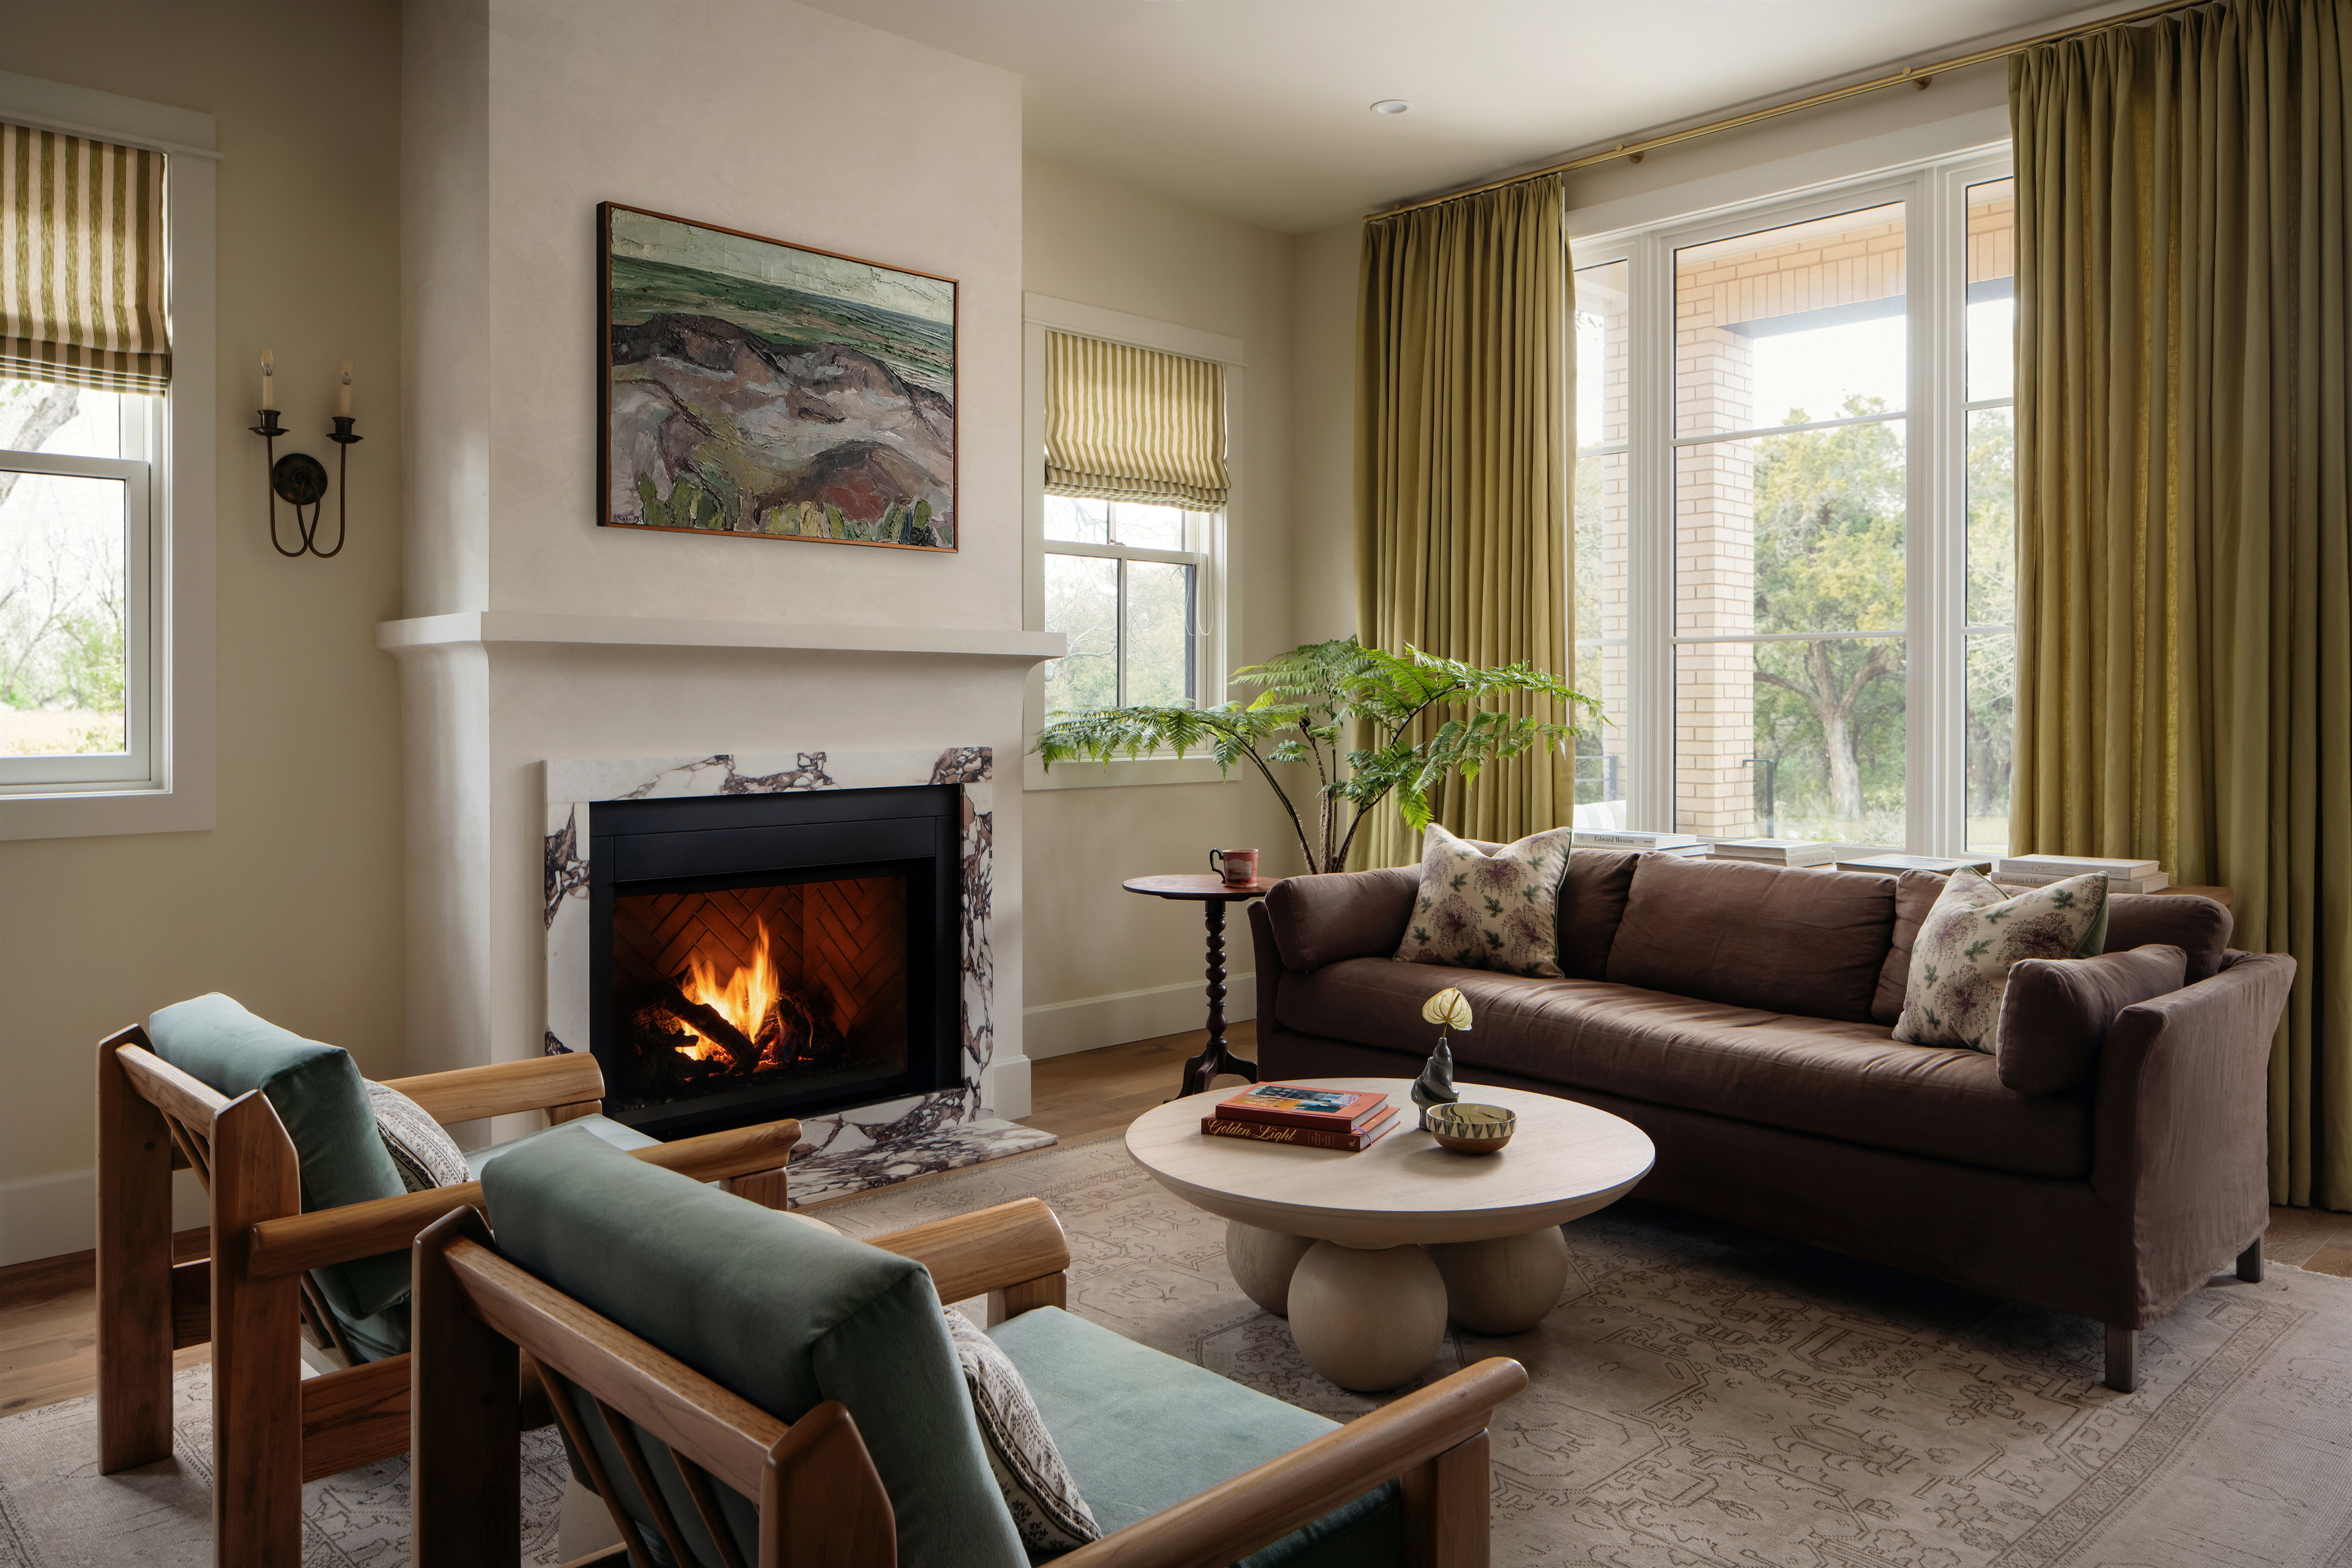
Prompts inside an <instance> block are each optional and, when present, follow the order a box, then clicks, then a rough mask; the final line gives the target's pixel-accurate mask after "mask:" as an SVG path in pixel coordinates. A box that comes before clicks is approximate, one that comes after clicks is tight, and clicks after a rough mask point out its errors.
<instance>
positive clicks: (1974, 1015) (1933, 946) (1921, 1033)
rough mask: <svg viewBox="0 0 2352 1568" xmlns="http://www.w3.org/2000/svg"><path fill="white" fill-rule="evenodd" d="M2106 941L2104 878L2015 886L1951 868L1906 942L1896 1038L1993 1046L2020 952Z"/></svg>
mask: <svg viewBox="0 0 2352 1568" xmlns="http://www.w3.org/2000/svg"><path fill="white" fill-rule="evenodd" d="M2106 943H2107V879H2105V877H2101V876H2098V875H2095V874H2094V875H2091V876H2085V877H2069V878H2067V879H2065V880H2064V881H2063V882H2053V883H2051V884H2050V885H2049V886H2048V887H2046V888H2024V889H2019V888H2002V887H1997V886H1995V885H1994V884H1993V883H1991V882H1989V881H1987V880H1986V879H1984V878H1983V877H1981V876H1979V875H1978V874H1977V873H1976V872H1974V871H1970V870H1967V869H1965V868H1963V869H1961V870H1958V871H1955V872H1953V873H1952V875H1951V877H1950V879H1948V881H1946V882H1945V884H1944V890H1943V892H1942V894H1941V895H1940V896H1938V897H1937V900H1936V905H1935V908H1933V909H1931V910H1928V911H1927V919H1926V920H1924V921H1920V923H1919V935H1918V937H1917V939H1916V941H1915V942H1913V943H1912V945H1911V984H1910V987H1909V989H1908V990H1907V991H1906V993H1905V994H1904V998H1903V1016H1902V1017H1901V1018H1900V1019H1898V1020H1897V1021H1896V1022H1895V1038H1896V1039H1898V1040H1901V1041H1904V1042H1905V1043H1906V1044H1908V1045H1914V1046H1966V1047H1969V1049H1971V1050H1979V1051H1987V1052H1990V1051H1991V1050H1992V1049H1993V1047H1994V1046H1995V1045H1996V1044H1997V1043H1998V1036H1999V1032H2000V1005H2001V999H2002V997H2003V996H2004V995H2005V994H2007V993H2008V990H2009V972H2010V969H2011V966H2012V965H2014V964H2015V963H2018V962H2019V961H2020V960H2021V959H2027V958H2095V957H2096V956H2097V955H2098V954H2099V952H2101V950H2103V949H2104V948H2105V946H2106Z"/></svg>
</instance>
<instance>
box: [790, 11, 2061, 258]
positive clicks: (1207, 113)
mask: <svg viewBox="0 0 2352 1568" xmlns="http://www.w3.org/2000/svg"><path fill="white" fill-rule="evenodd" d="M808 3H809V4H811V5H815V6H816V7H818V8H819V9H821V10H825V11H830V12H832V13H834V14H835V15H836V16H846V17H849V18H851V19H853V20H855V21H858V22H863V23H865V24H866V25H867V26H874V27H878V28H881V29H882V30H884V31H886V32H891V33H896V34H898V35H899V36H901V37H908V38H912V39H915V40H917V41H918V42H920V43H925V44H929V45H931V46H933V47H937V48H941V49H945V50H947V51H948V52H950V53H951V54H956V55H961V56H963V57H965V58H969V59H975V60H981V61H983V62H985V63H987V64H990V65H993V66H1000V67H1003V68H1005V69H1007V70H1011V71H1015V72H1018V73H1019V74H1020V75H1021V76H1022V77H1023V78H1024V79H1025V81H1026V84H1027V89H1026V98H1025V120H1026V132H1025V137H1026V142H1027V147H1028V151H1029V153H1030V154H1031V155H1032V156H1034V157H1038V158H1044V159H1046V160H1048V161H1050V162H1053V163H1066V164H1069V165H1072V166H1074V167H1076V168H1081V169H1089V170H1093V171H1095V172H1097V173H1099V174H1108V175H1111V176H1114V177H1116V178H1118V179H1120V180H1123V181H1126V182H1128V183H1129V184H1136V185H1140V186H1143V187H1145V188H1147V189H1150V190H1156V191H1160V192H1162V193H1164V194H1166V195H1171V196H1174V197H1177V198H1178V199H1180V200H1182V201H1186V202H1190V203H1192V204H1193V205H1198V206H1202V207H1207V208H1209V209H1211V210H1213V211H1217V212H1223V213H1227V214H1230V215H1231V216H1235V217H1239V218H1243V219H1245V220H1247V221H1249V222H1251V223H1255V224H1259V225H1262V226H1265V227H1268V228H1274V229H1279V230H1282V231H1285V232H1287V233H1299V232H1303V231H1305V230H1307V229H1313V228H1319V227H1322V226H1326V225H1328V224H1333V223H1338V222H1340V221H1342V220H1344V219H1346V218H1349V217H1353V216H1358V215H1360V214H1361V213H1363V212H1365V211H1368V210H1370V208H1373V207H1376V206H1379V205H1382V204H1383V203H1387V202H1391V201H1395V200H1397V199H1399V198H1401V197H1404V196H1409V195H1418V194H1423V193H1426V192H1430V191H1435V190H1442V189H1444V188H1446V187H1448V186H1451V185H1454V184H1462V183H1465V182H1467V181H1471V180H1475V179H1477V178H1479V177H1480V176H1483V175H1486V174H1492V173H1494V172H1495V171H1497V170H1500V169H1506V168H1509V167H1512V166H1514V165H1519V164H1525V163H1531V162H1534V161H1536V160H1539V159H1542V158H1544V157H1547V156H1549V155H1552V154H1555V153H1561V152H1564V151H1567V150H1570V149H1575V148H1581V147H1588V146H1591V145H1592V144H1594V143H1607V142H1613V141H1616V140H1618V139H1621V138H1625V137H1628V136H1630V135H1632V134H1633V132H1638V131H1642V130H1644V129H1646V128H1649V127H1654V126H1659V125H1664V124H1668V123H1671V122H1673V121H1677V120H1683V119H1687V118H1689V117H1692V116H1695V115H1701V114H1705V113H1707V112H1709V111H1711V110H1718V109H1722V108H1725V107H1727V106H1729V105H1733V104H1737V103H1741V102H1743V101H1746V100H1751V99H1757V98H1761V97H1769V96H1776V95H1780V94H1784V93H1787V92H1789V91H1790V90H1792V89H1797V88H1800V87H1802V86H1805V85H1806V84H1809V83H1812V82H1818V81H1822V80H1826V79H1831V78H1833V77H1837V76H1841V75H1844V74H1847V73H1849V72H1853V71H1856V70H1860V69H1863V68H1868V67H1872V66H1876V65H1880V64H1884V63H1886V62H1889V61H1903V60H1905V59H1906V57H1911V56H1916V55H1919V54H1922V53H1928V52H1942V51H1945V50H1947V49H1948V48H1949V47H1950V46H1953V45H1956V44H1959V43H1962V42H1965V41H1967V40H1970V39H1974V38H1979V37H1984V36H1985V35H1987V34H1994V33H1999V32H2001V31H2003V30H2006V29H2010V28H2014V27H2018V26H2023V25H2027V24H2032V23H2035V22H2040V21H2042V20H2045V19H2047V18H2050V17H2053V16H2062V15H2064V14H2067V13H2070V12H2074V11H2079V10H2081V9H2082V8H2083V7H2084V0H808ZM1391 98H1402V99H1405V100H1410V101H1411V102H1412V106H1413V107H1412V112H1411V113H1408V114H1401V115H1393V116H1391V115H1380V114H1373V113H1371V112H1370V107H1369V106H1370V104H1371V103H1372V102H1374V101H1375V100H1381V99H1391Z"/></svg>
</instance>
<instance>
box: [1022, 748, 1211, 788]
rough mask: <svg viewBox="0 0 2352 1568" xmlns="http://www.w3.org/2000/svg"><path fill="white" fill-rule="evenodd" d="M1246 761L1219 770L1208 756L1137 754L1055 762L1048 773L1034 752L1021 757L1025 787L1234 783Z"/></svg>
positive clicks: (1111, 786)
mask: <svg viewBox="0 0 2352 1568" xmlns="http://www.w3.org/2000/svg"><path fill="white" fill-rule="evenodd" d="M1247 765H1248V764H1246V763H1237V764H1235V766H1234V771H1233V772H1231V773H1219V772H1218V771H1217V764H1216V761H1215V759H1213V758H1211V757H1203V756H1200V755H1197V754H1196V755H1193V756H1189V757H1174V756H1169V757H1137V758H1135V759H1134V760H1133V761H1125V760H1122V761H1119V762H1115V763H1086V762H1069V763H1055V765H1054V771H1053V772H1051V773H1047V772H1046V771H1045V764H1044V763H1041V762H1039V761H1038V760H1037V758H1036V757H1035V755H1034V753H1033V754H1032V755H1029V756H1025V757H1024V758H1022V759H1021V786H1022V788H1024V789H1033V790H1035V789H1116V788H1118V787H1120V786H1122V785H1127V784H1235V783H1238V782H1240V779H1241V776H1242V771H1243V769H1244V767H1246V766H1247Z"/></svg>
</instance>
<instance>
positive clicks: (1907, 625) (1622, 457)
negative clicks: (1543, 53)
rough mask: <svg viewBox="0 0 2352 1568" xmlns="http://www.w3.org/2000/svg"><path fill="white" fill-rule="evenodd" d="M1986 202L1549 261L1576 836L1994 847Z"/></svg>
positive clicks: (1702, 223)
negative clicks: (1571, 448)
mask: <svg viewBox="0 0 2352 1568" xmlns="http://www.w3.org/2000/svg"><path fill="white" fill-rule="evenodd" d="M2008 174H2009V170H2008V163H2007V158H2006V155H2005V154H1981V153H1980V154H1976V155H1972V156H1969V157H1965V158H1956V159H1949V160H1945V161H1942V162H1939V163H1934V164H1930V165H1927V166H1924V167H1919V168H1916V169H1914V170H1911V171H1908V172H1906V173H1904V174H1899V175H1895V176H1892V177H1886V176H1882V177H1877V178H1874V179H1872V180H1869V181H1866V182H1859V183H1856V184H1849V185H1846V186H1843V187H1836V188H1832V189H1828V190H1823V191H1816V192H1812V193H1809V194H1807V195H1802V196H1799V197H1793V198H1787V199H1782V200H1778V201H1773V202H1769V203H1760V204H1757V205H1750V206H1745V207H1740V208H1735V209H1730V210H1727V211H1721V212H1717V213H1713V214H1710V215H1707V216H1704V217H1700V218H1695V219H1692V220H1688V221H1685V222H1682V223H1677V224H1673V225H1668V226H1660V227H1657V228H1653V229H1648V230H1644V231H1641V232H1637V233H1632V234H1622V235H1617V236H1612V237H1599V238H1596V239H1591V240H1579V241H1578V242H1577V243H1576V246H1575V251H1576V260H1577V262H1578V264H1579V265H1578V269H1577V272H1576V289H1577V326H1578V333H1579V339H1578V347H1579V375H1580V381H1579V407H1578V442H1579V459H1578V470H1577V497H1576V500H1577V508H1576V528H1577V551H1576V566H1575V575H1576V581H1575V584H1574V590H1575V600H1576V606H1577V674H1578V678H1579V679H1580V682H1581V683H1582V685H1583V689H1585V690H1587V691H1589V692H1591V693H1592V694H1593V695H1595V696H1598V697H1600V698H1601V700H1602V701H1603V704H1604V707H1605V710H1606V711H1607V713H1608V716H1609V717H1610V719H1611V720H1612V721H1613V722H1612V725H1611V726H1610V727H1607V728H1603V729H1601V730H1600V731H1597V732H1596V733H1595V734H1594V735H1592V736H1590V737H1588V738H1587V739H1586V740H1585V742H1584V743H1583V750H1582V752H1581V753H1580V759H1579V761H1580V766H1579V780H1578V800H1579V803H1580V818H1581V817H1584V816H1588V815H1590V814H1594V813H1599V814H1602V815H1603V816H1604V817H1605V818H1606V819H1609V820H1622V821H1623V822H1624V823H1625V824H1626V825H1628V826H1636V827H1656V828H1666V827H1671V828H1674V829H1676V830H1679V831H1683V832H1689V833H1696V834H1698V835H1701V836H1703V837H1748V836H1751V835H1769V836H1773V837H1805V838H1827V839H1836V840H1840V841H1843V842H1847V843H1853V844H1858V845H1883V846H1889V847H1909V848H1911V849H1913V850H1916V851H1919V852H1923V853H1941V854H1949V853H1957V852H1960V851H1963V850H1971V851H1973V850H1982V851H1995V852H1997V851H2000V850H2003V849H2005V848H2006V847H2007V837H2008V834H2007V819H2008V809H2009V808H2008V796H2009V757H2010V742H2011V717H2012V714H2013V709H2014V704H2013V689H2014V672H2015V658H2014V656H2013V652H2012V648H2013V640H2012V636H2011V626H2010V620H2011V612H2010V592H2011V581H2012V578H2013V567H2012V564H2011V563H2012V560H2013V555H2014V525H2013V512H2012V504H2011V479H2010V473H2011V460H2010V418H2009V406H2010V398H2011V385H2010V377H2011V372H2010V333H2011V321H2012V309H2011V305H2012V301H2011V287H2010V279H2011V263H2010V237H2011V233H2012V232H2013V229H2012V216H2011V198H2010V182H2009V179H2008Z"/></svg>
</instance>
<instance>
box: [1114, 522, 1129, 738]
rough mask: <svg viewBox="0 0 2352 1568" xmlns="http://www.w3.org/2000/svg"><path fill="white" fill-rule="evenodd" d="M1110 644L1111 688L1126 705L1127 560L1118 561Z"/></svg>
mask: <svg viewBox="0 0 2352 1568" xmlns="http://www.w3.org/2000/svg"><path fill="white" fill-rule="evenodd" d="M1110 646H1111V653H1112V658H1113V659H1114V660H1115V661H1116V662H1115V664H1114V666H1113V675H1112V680H1113V682H1114V684H1113V685H1112V688H1111V689H1112V690H1114V691H1116V692H1117V693H1118V705H1119V706H1120V707H1121V708H1124V707H1126V706H1127V562H1126V560H1125V558H1124V557H1122V558H1121V559H1120V561H1119V563H1118V596H1117V599H1116V601H1115V603H1114V605H1113V607H1112V609H1111V632H1110Z"/></svg>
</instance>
